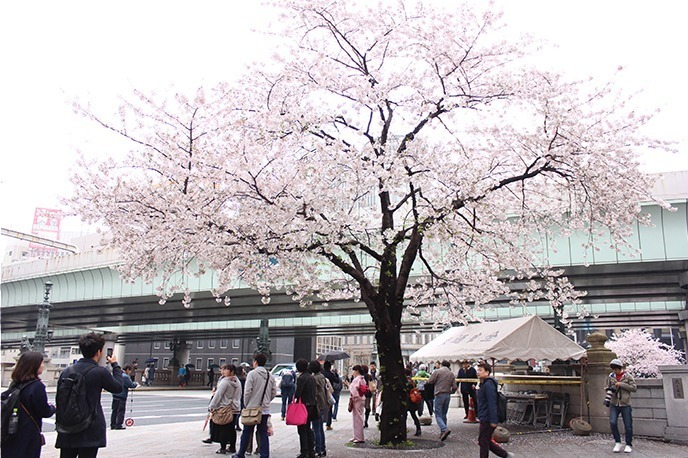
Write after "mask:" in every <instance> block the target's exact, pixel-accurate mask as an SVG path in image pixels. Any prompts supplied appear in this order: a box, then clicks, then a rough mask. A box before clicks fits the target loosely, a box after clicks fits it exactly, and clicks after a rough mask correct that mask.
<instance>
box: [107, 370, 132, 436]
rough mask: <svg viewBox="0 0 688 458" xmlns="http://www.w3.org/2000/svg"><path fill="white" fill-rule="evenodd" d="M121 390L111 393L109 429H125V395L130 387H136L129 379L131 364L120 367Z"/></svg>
mask: <svg viewBox="0 0 688 458" xmlns="http://www.w3.org/2000/svg"><path fill="white" fill-rule="evenodd" d="M122 371H123V372H122V391H121V392H119V393H113V394H112V415H110V429H127V428H126V427H125V426H124V413H125V412H126V410H127V396H128V395H129V389H130V388H132V389H133V388H136V387H137V386H139V384H138V383H136V382H132V381H131V366H130V365H129V364H127V365H126V366H124V368H123V369H122Z"/></svg>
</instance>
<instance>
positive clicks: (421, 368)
mask: <svg viewBox="0 0 688 458" xmlns="http://www.w3.org/2000/svg"><path fill="white" fill-rule="evenodd" d="M427 368H428V366H426V365H425V364H421V365H420V366H418V369H419V370H421V371H424V370H425V369H427Z"/></svg>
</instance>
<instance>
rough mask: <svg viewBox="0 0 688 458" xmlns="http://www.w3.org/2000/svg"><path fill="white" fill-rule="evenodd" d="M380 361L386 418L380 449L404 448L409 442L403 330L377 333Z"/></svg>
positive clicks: (395, 329) (383, 422) (388, 330)
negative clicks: (402, 354)
mask: <svg viewBox="0 0 688 458" xmlns="http://www.w3.org/2000/svg"><path fill="white" fill-rule="evenodd" d="M376 338H377V348H378V355H379V358H380V380H379V381H378V384H381V385H382V415H381V418H380V445H387V444H400V443H402V442H404V441H406V412H407V410H408V402H409V401H408V390H407V386H406V373H405V368H404V362H403V359H402V357H401V336H400V329H399V327H397V326H394V327H393V328H391V329H387V330H384V329H379V330H378V331H377V332H376Z"/></svg>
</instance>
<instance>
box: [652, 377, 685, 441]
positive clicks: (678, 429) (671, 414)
mask: <svg viewBox="0 0 688 458" xmlns="http://www.w3.org/2000/svg"><path fill="white" fill-rule="evenodd" d="M659 371H660V373H661V374H662V382H663V383H664V402H665V403H666V412H667V427H666V429H665V430H664V439H665V440H668V441H671V442H678V443H682V444H688V414H687V413H688V366H686V365H680V366H659Z"/></svg>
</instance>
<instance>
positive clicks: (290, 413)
mask: <svg viewBox="0 0 688 458" xmlns="http://www.w3.org/2000/svg"><path fill="white" fill-rule="evenodd" d="M286 421H287V424H288V425H294V426H301V425H305V424H306V423H308V410H307V409H306V405H305V404H303V403H302V402H301V400H300V399H298V400H296V401H294V402H292V403H291V404H289V406H288V407H287V417H286Z"/></svg>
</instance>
